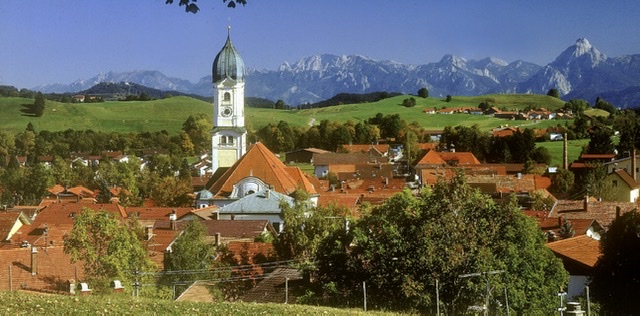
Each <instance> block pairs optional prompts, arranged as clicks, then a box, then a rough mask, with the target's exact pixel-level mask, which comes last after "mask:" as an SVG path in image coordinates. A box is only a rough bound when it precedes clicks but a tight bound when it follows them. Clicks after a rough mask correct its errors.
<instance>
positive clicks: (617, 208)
mask: <svg viewBox="0 0 640 316" xmlns="http://www.w3.org/2000/svg"><path fill="white" fill-rule="evenodd" d="M620 211H621V209H620V206H619V205H616V219H618V218H619V217H620Z"/></svg>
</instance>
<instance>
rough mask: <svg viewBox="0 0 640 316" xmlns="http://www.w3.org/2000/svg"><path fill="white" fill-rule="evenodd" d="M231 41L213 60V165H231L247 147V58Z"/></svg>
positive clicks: (216, 167)
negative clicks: (241, 55) (245, 62)
mask: <svg viewBox="0 0 640 316" xmlns="http://www.w3.org/2000/svg"><path fill="white" fill-rule="evenodd" d="M230 30H231V28H230V27H229V30H228V31H227V42H226V43H225V44H224V47H222V50H220V52H219V53H218V55H216V58H215V59H214V60H213V68H212V75H213V130H212V131H211V142H212V146H211V147H212V155H211V161H212V169H213V172H215V171H216V170H217V169H218V168H221V167H231V166H232V165H233V164H234V163H235V162H236V161H238V159H240V157H242V155H244V154H245V153H246V151H247V130H246V128H245V126H244V77H245V68H244V61H242V58H241V57H240V54H238V52H237V51H236V49H235V47H233V44H231V38H230V35H229V33H230Z"/></svg>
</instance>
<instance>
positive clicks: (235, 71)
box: [212, 35, 245, 82]
mask: <svg viewBox="0 0 640 316" xmlns="http://www.w3.org/2000/svg"><path fill="white" fill-rule="evenodd" d="M244 75H245V68H244V61H243V60H242V58H241V57H240V54H238V51H236V49H235V47H233V44H231V38H230V36H229V35H227V42H226V43H225V44H224V47H222V49H221V50H220V52H219V53H218V55H216V58H215V59H214V60H213V67H212V76H213V82H220V81H222V80H224V79H227V78H230V79H233V80H234V81H237V82H244Z"/></svg>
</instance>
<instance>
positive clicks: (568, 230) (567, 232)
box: [558, 217, 576, 239]
mask: <svg viewBox="0 0 640 316" xmlns="http://www.w3.org/2000/svg"><path fill="white" fill-rule="evenodd" d="M558 234H560V237H562V238H563V239H566V238H571V237H573V235H575V234H576V231H575V230H574V229H573V223H571V222H570V221H569V220H567V218H566V217H564V218H563V219H562V225H561V226H560V230H559V231H558Z"/></svg>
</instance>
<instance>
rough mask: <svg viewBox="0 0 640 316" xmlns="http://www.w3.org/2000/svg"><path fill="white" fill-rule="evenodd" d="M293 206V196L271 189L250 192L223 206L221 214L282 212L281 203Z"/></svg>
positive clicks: (220, 210)
mask: <svg viewBox="0 0 640 316" xmlns="http://www.w3.org/2000/svg"><path fill="white" fill-rule="evenodd" d="M282 202H285V203H288V204H289V205H291V206H293V203H294V201H293V198H292V197H289V196H287V195H284V194H280V193H278V192H275V191H271V190H269V189H266V190H262V191H258V192H256V193H254V194H249V195H247V196H245V197H243V198H241V199H239V200H237V201H235V202H233V203H231V204H227V205H225V206H223V207H221V208H220V209H219V210H218V212H219V213H220V214H280V212H281V210H280V203H282Z"/></svg>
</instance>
